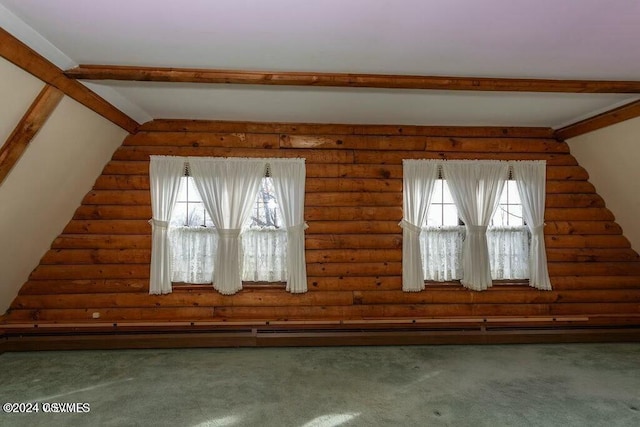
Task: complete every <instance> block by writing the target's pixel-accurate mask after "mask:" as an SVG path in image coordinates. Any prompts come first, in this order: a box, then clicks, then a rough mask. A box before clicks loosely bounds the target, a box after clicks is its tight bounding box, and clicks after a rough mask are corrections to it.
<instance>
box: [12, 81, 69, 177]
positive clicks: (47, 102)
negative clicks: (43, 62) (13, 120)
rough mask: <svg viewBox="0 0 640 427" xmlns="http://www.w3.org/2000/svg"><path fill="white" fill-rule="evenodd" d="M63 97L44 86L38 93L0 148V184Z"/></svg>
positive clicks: (60, 92) (56, 91) (61, 94)
mask: <svg viewBox="0 0 640 427" xmlns="http://www.w3.org/2000/svg"><path fill="white" fill-rule="evenodd" d="M63 97H64V93H62V91H60V90H58V89H56V88H55V87H53V86H51V85H45V86H44V88H43V89H42V91H40V94H39V95H38V96H37V97H36V99H35V100H34V101H33V103H32V104H31V107H29V109H28V110H27V112H26V113H25V114H24V116H23V117H22V120H20V123H18V125H17V126H16V127H15V129H14V130H13V132H12V133H11V135H9V138H7V141H6V142H5V143H4V145H3V146H2V147H1V148H0V184H2V182H3V181H4V179H5V178H6V177H7V175H8V174H9V172H10V171H11V169H12V168H13V166H14V165H15V164H16V163H17V162H18V160H20V157H21V156H22V153H24V151H25V150H26V149H27V146H28V145H29V143H30V142H31V140H32V139H33V137H34V136H35V135H36V134H37V133H38V131H39V130H40V129H41V128H42V126H44V124H45V122H46V121H47V119H48V118H49V117H50V116H51V113H53V110H55V108H56V106H57V105H58V103H59V102H60V100H61V99H62V98H63Z"/></svg>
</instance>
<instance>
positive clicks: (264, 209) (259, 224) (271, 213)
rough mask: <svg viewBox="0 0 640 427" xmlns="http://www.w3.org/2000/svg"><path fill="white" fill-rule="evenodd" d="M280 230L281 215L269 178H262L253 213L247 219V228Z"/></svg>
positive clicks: (271, 181)
mask: <svg viewBox="0 0 640 427" xmlns="http://www.w3.org/2000/svg"><path fill="white" fill-rule="evenodd" d="M264 227H267V228H280V227H282V213H281V212H280V207H279V206H278V201H277V200H276V195H275V191H274V189H273V180H272V179H271V178H262V182H261V184H260V189H259V191H258V195H257V196H256V203H255V207H254V209H253V213H252V214H251V217H250V218H249V228H264Z"/></svg>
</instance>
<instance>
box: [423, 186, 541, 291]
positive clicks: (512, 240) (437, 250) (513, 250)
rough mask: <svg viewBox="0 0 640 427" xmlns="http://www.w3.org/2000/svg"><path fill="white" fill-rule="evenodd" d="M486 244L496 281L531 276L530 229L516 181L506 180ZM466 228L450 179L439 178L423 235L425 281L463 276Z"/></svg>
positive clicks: (438, 280) (453, 278)
mask: <svg viewBox="0 0 640 427" xmlns="http://www.w3.org/2000/svg"><path fill="white" fill-rule="evenodd" d="M490 224H491V225H490V226H489V229H488V230H487V243H488V246H489V257H490V261H491V276H492V279H493V280H522V279H527V278H528V277H529V275H528V274H529V273H528V269H529V267H528V261H529V229H528V227H527V226H526V225H525V223H524V220H523V216H522V203H521V201H520V195H519V193H518V187H517V185H516V182H515V181H514V180H511V179H510V180H507V181H506V183H505V185H504V188H503V191H502V194H501V197H500V204H499V206H498V208H497V209H496V212H495V213H494V214H493V216H492V218H491V223H490ZM465 234H466V229H465V227H464V223H463V222H462V221H461V220H460V218H459V216H458V210H457V208H456V206H455V203H454V201H453V197H452V196H451V192H450V190H449V186H448V185H447V181H446V180H444V179H437V180H436V181H435V185H434V189H433V193H432V196H431V205H430V206H429V210H428V213H427V222H426V224H425V225H424V227H423V232H422V233H421V235H420V249H421V253H422V267H423V271H424V280H427V281H435V282H445V281H452V280H460V279H461V278H462V265H461V260H462V248H463V242H464V239H465Z"/></svg>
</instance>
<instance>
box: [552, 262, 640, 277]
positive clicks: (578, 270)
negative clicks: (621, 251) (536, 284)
mask: <svg viewBox="0 0 640 427" xmlns="http://www.w3.org/2000/svg"><path fill="white" fill-rule="evenodd" d="M548 267H549V275H550V276H609V275H611V276H634V275H640V263H639V262H550V263H548Z"/></svg>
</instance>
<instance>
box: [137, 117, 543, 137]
mask: <svg viewBox="0 0 640 427" xmlns="http://www.w3.org/2000/svg"><path fill="white" fill-rule="evenodd" d="M139 130H140V131H152V132H213V133H237V132H248V133H271V134H311V135H395V136H401V135H405V136H406V135H425V136H434V137H435V136H469V137H478V138H502V137H514V138H553V129H551V128H545V127H490V126H489V127H487V126H412V125H346V124H318V123H261V122H231V121H216V120H175V119H156V120H152V121H150V122H146V123H143V124H142V125H140V128H139Z"/></svg>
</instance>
